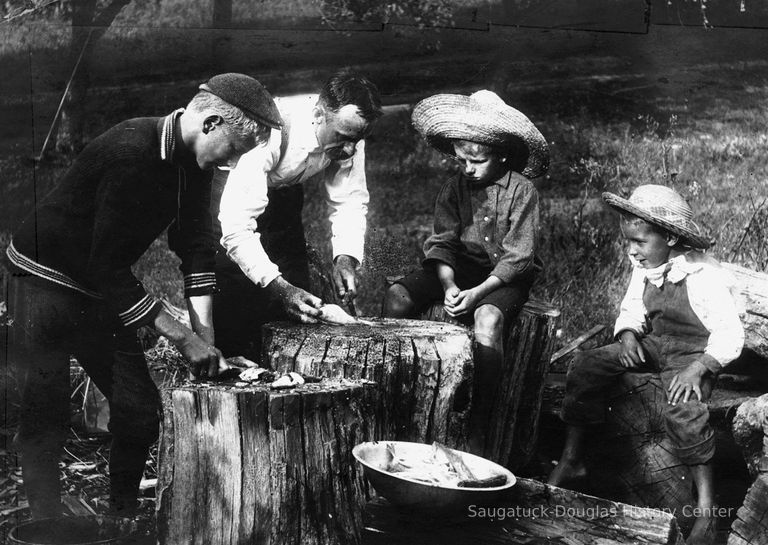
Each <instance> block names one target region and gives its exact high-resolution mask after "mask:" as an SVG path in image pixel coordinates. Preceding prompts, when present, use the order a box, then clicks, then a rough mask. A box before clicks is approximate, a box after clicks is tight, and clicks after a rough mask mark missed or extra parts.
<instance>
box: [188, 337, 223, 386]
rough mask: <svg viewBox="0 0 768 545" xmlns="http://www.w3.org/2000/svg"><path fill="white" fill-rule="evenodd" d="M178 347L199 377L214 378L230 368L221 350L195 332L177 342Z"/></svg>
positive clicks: (191, 369) (190, 367)
mask: <svg viewBox="0 0 768 545" xmlns="http://www.w3.org/2000/svg"><path fill="white" fill-rule="evenodd" d="M176 348H178V349H179V352H181V355H182V356H184V358H185V359H186V360H187V361H188V362H189V370H190V371H192V374H193V375H195V376H196V377H197V378H213V377H215V376H217V375H218V374H219V372H221V371H225V370H226V369H228V368H229V365H228V364H227V361H226V360H225V359H224V356H223V355H222V353H221V351H220V350H219V349H218V348H216V347H215V346H211V345H210V344H208V343H207V342H205V341H204V340H203V339H201V338H200V337H198V336H197V335H195V334H194V333H192V334H191V335H189V336H188V337H186V338H185V339H184V340H182V341H180V342H179V343H177V344H176Z"/></svg>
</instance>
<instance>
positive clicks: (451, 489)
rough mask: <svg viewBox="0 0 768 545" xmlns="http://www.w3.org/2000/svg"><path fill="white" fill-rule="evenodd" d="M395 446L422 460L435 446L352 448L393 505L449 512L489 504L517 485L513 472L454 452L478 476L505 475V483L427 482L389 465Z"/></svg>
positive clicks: (402, 455)
mask: <svg viewBox="0 0 768 545" xmlns="http://www.w3.org/2000/svg"><path fill="white" fill-rule="evenodd" d="M388 444H389V445H392V446H393V447H394V449H395V452H396V453H397V456H398V457H399V458H403V459H405V460H408V459H413V460H423V459H425V458H428V457H429V456H430V453H431V452H432V445H428V444H424V443H408V442H405V441H373V442H368V443H361V444H359V445H357V446H356V447H355V448H354V449H352V455H353V456H354V457H355V459H356V460H357V461H358V462H360V464H362V466H363V471H364V473H365V476H366V478H367V479H368V481H369V482H370V483H371V485H372V486H373V488H374V489H376V492H377V493H378V494H379V495H381V496H383V497H385V498H386V499H387V500H389V501H390V502H391V503H392V504H394V505H398V506H401V507H406V508H409V509H417V510H419V511H422V512H432V513H437V512H446V511H456V510H462V509H466V508H467V507H468V506H470V505H488V504H489V503H493V502H495V501H499V500H501V499H502V498H503V497H504V495H505V493H506V492H507V491H508V490H509V489H510V488H511V487H512V486H514V484H515V482H516V479H515V476H514V475H513V474H512V472H511V471H509V470H508V469H506V468H505V467H502V466H500V465H499V464H496V463H494V462H491V461H490V460H486V459H485V458H481V457H480V456H475V455H474V454H469V453H467V452H461V451H455V452H456V453H457V454H458V455H460V456H461V458H462V459H463V460H464V463H465V464H466V465H467V466H468V467H469V469H470V470H472V473H474V475H475V476H476V477H477V478H478V479H484V478H488V477H492V476H495V475H504V476H505V477H506V479H507V482H506V484H504V485H502V486H496V487H493V488H463V487H459V486H453V485H440V484H428V483H424V482H421V481H417V480H414V479H410V478H407V477H401V476H399V475H398V473H392V472H389V471H387V470H386V469H385V468H387V467H388V462H389V457H388V455H387V445H388Z"/></svg>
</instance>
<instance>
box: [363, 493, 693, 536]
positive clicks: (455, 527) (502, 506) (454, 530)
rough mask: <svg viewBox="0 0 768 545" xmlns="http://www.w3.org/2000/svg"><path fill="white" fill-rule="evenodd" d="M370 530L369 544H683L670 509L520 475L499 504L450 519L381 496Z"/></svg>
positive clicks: (371, 510) (369, 510) (370, 512)
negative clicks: (402, 508)
mask: <svg viewBox="0 0 768 545" xmlns="http://www.w3.org/2000/svg"><path fill="white" fill-rule="evenodd" d="M483 509H484V510H483ZM365 528H366V530H365V532H364V534H363V543H364V544H366V545H379V544H381V545H384V544H387V545H399V544H403V545H405V544H411V543H420V544H424V545H431V544H441V545H442V544H443V543H452V544H456V545H461V544H467V545H474V544H477V543H483V544H486V543H487V544H510V545H511V544H520V543H548V544H553V545H556V544H562V545H566V544H567V545H582V544H583V545H586V544H594V543H601V544H606V545H607V544H623V543H627V544H632V545H635V544H637V543H645V544H654V543H659V544H662V543H664V544H674V545H682V543H683V539H682V535H681V533H680V530H679V528H678V526H677V522H676V520H675V517H674V516H673V515H671V514H669V513H666V512H664V511H659V510H655V509H648V508H642V507H636V506H633V505H626V504H622V503H618V502H612V501H609V500H605V499H602V498H596V497H593V496H588V495H586V494H580V493H578V492H574V491H571V490H565V489H562V488H557V487H553V486H547V485H545V484H543V483H540V482H538V481H534V480H530V479H518V481H517V484H516V485H515V486H513V487H512V488H511V489H510V494H509V496H508V497H507V498H505V500H504V501H501V502H499V503H498V504H496V505H493V506H487V507H482V506H472V507H471V508H468V509H467V512H466V515H465V516H456V515H453V516H451V518H449V519H448V518H440V517H434V518H424V517H423V516H422V517H420V518H415V517H414V516H413V514H411V513H409V512H403V511H398V510H397V509H395V508H394V507H392V506H391V505H389V504H388V503H387V502H386V500H383V499H380V498H377V499H375V500H373V501H371V502H370V503H369V504H368V505H367V506H366V513H365Z"/></svg>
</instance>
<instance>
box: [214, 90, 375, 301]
mask: <svg viewBox="0 0 768 545" xmlns="http://www.w3.org/2000/svg"><path fill="white" fill-rule="evenodd" d="M317 99H318V95H299V96H294V97H285V98H276V99H275V103H276V104H277V107H278V109H279V110H280V113H281V115H282V116H283V119H285V120H286V123H287V125H288V127H289V131H290V138H289V141H288V146H287V148H286V150H285V154H284V155H283V157H282V159H281V158H280V141H281V138H282V134H281V131H280V130H277V129H272V133H271V135H270V138H269V142H268V143H267V144H266V145H263V146H259V147H257V148H254V149H253V150H251V151H249V152H248V153H246V154H244V155H243V156H242V157H241V158H240V161H239V162H238V164H237V166H236V167H235V168H234V169H232V170H231V171H230V173H229V177H228V178H227V184H226V186H225V187H224V192H223V193H222V196H221V205H220V208H219V221H220V222H221V232H222V237H221V244H222V246H224V248H225V249H226V251H227V255H228V256H229V258H230V259H232V260H233V261H234V262H235V263H237V264H238V265H239V266H240V268H241V269H242V270H243V272H244V273H245V275H246V276H247V277H248V278H250V279H251V281H253V282H254V283H256V284H259V285H260V286H262V287H263V286H266V285H267V284H269V283H270V282H271V281H272V280H274V279H275V278H277V277H278V276H280V271H279V269H278V267H277V265H275V264H274V263H273V262H272V261H271V260H270V259H269V257H268V256H267V253H266V252H265V251H264V247H263V246H262V244H261V238H260V235H259V233H258V232H257V231H256V227H257V225H258V224H257V220H258V218H259V216H261V215H262V214H263V213H264V210H265V209H266V207H267V204H268V202H269V200H268V199H267V188H268V187H272V188H280V187H288V186H291V185H295V184H300V183H304V182H306V181H307V180H308V179H309V178H311V177H312V176H314V175H315V174H318V173H320V172H324V174H325V180H324V183H325V189H326V194H327V202H328V208H329V215H328V218H329V220H330V222H331V245H332V248H333V256H334V258H335V257H336V256H338V255H342V254H345V255H350V256H352V257H354V258H355V259H357V261H358V262H360V263H362V261H363V244H364V240H365V229H366V219H365V216H366V213H367V212H368V200H369V195H368V189H367V186H366V179H365V142H364V141H363V140H361V141H359V142H358V143H357V146H356V147H355V154H354V155H353V156H352V157H351V158H349V159H347V160H345V161H340V162H338V163H337V165H338V169H336V168H335V167H334V165H333V164H332V162H331V160H330V159H329V158H328V157H327V155H326V154H325V153H324V152H323V150H322V149H320V147H319V145H318V142H317V137H316V136H315V126H314V125H313V124H312V121H313V119H314V116H313V109H314V107H315V104H317Z"/></svg>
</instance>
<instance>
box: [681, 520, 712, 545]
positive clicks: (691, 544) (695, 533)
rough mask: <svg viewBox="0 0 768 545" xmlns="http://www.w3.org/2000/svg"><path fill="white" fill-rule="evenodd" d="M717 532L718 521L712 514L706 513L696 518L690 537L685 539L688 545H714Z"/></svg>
mask: <svg viewBox="0 0 768 545" xmlns="http://www.w3.org/2000/svg"><path fill="white" fill-rule="evenodd" d="M716 534H717V521H716V519H715V517H713V516H712V515H706V516H701V517H697V518H696V522H694V523H693V529H691V534H690V535H689V536H688V539H686V540H685V544H686V545H713V543H714V542H715V536H716Z"/></svg>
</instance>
